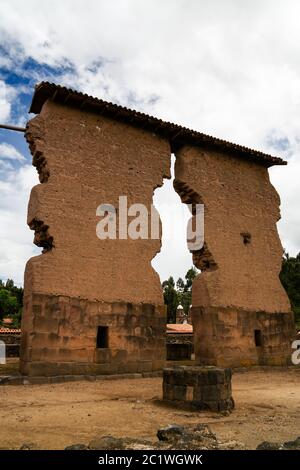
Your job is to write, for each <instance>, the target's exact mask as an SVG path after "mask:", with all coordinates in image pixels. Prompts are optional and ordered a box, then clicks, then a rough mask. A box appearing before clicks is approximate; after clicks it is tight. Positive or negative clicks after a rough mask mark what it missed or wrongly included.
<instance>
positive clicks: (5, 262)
mask: <svg viewBox="0 0 300 470" xmlns="http://www.w3.org/2000/svg"><path fill="white" fill-rule="evenodd" d="M37 182H38V177H37V173H36V170H35V168H33V167H32V166H30V165H24V166H23V167H21V168H19V169H18V170H11V171H8V172H7V173H6V178H5V181H3V180H0V240H1V244H0V279H7V278H12V279H14V280H15V281H16V282H17V283H19V284H21V283H23V272H24V267H25V263H26V261H27V260H28V258H30V257H31V256H34V254H36V253H39V251H40V250H38V249H37V248H36V247H35V246H34V245H33V243H32V240H33V232H31V231H30V230H29V228H28V227H27V224H26V217H27V203H28V199H29V194H30V190H31V188H32V186H34V185H35V184H37Z"/></svg>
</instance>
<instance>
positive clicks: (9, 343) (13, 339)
mask: <svg viewBox="0 0 300 470" xmlns="http://www.w3.org/2000/svg"><path fill="white" fill-rule="evenodd" d="M0 341H3V342H4V343H5V350H6V357H19V356H20V342H21V334H20V333H1V334H0Z"/></svg>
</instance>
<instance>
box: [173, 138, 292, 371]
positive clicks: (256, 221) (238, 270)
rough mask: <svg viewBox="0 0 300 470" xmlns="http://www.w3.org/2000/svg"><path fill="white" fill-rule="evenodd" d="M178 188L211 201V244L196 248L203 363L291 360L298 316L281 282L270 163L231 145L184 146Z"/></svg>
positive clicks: (192, 199)
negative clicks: (228, 148) (241, 153)
mask: <svg viewBox="0 0 300 470" xmlns="http://www.w3.org/2000/svg"><path fill="white" fill-rule="evenodd" d="M174 187H175V189H176V191H177V192H178V193H179V195H180V196H181V199H182V201H183V202H185V203H202V204H204V207H205V218H204V220H205V227H204V238H205V243H204V246H203V248H202V249H200V250H198V251H195V252H193V261H194V264H195V266H196V267H197V268H199V269H200V270H201V273H200V274H199V275H198V276H197V278H196V279H195V280H194V282H193V288H192V305H193V307H192V318H193V327H194V341H195V354H196V361H197V363H198V364H204V365H215V366H222V367H235V366H251V365H257V364H261V365H285V364H288V363H289V361H290V356H291V338H292V337H293V334H294V322H293V314H292V312H291V309H290V303H289V300H288V297H287V295H286V292H285V291H284V289H283V287H282V285H281V283H280V280H279V272H280V269H281V262H282V254H283V250H282V246H281V243H280V240H279V237H278V233H277V227H276V223H277V221H278V220H279V219H280V212H279V204H280V200H279V197H278V194H277V193H276V191H275V189H274V187H273V186H272V185H271V183H270V180H269V175H268V169H267V164H266V163H265V162H264V160H262V161H261V162H258V161H254V160H253V161H252V160H251V157H248V158H245V157H244V158H242V157H240V156H239V155H237V154H236V153H235V154H230V153H229V151H225V150H224V151H219V152H218V151H216V150H211V149H209V148H203V149H201V148H200V147H189V146H187V145H185V146H183V147H182V148H181V149H180V150H178V151H177V152H176V166H175V182H174Z"/></svg>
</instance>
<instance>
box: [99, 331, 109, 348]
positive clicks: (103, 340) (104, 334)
mask: <svg viewBox="0 0 300 470" xmlns="http://www.w3.org/2000/svg"><path fill="white" fill-rule="evenodd" d="M97 348H108V326H98V330H97Z"/></svg>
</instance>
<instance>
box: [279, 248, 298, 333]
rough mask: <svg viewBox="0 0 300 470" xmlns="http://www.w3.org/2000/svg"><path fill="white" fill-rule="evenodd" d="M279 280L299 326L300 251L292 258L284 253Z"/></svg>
mask: <svg viewBox="0 0 300 470" xmlns="http://www.w3.org/2000/svg"><path fill="white" fill-rule="evenodd" d="M280 280H281V282H282V285H283V287H284V288H285V290H286V292H287V295H288V296H289V299H290V302H291V306H292V309H293V312H294V314H295V321H296V323H297V325H298V327H300V253H298V255H297V256H296V257H295V258H294V257H290V256H289V254H288V253H285V254H284V257H283V260H282V268H281V273H280Z"/></svg>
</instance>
